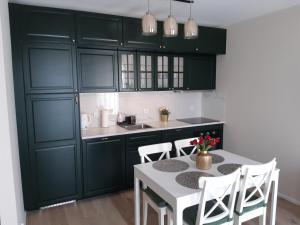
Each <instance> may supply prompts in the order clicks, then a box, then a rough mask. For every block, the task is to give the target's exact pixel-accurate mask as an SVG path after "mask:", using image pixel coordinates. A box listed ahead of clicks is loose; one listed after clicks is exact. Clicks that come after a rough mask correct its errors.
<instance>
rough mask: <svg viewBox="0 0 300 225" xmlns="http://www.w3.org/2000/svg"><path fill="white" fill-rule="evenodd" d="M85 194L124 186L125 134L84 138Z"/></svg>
mask: <svg viewBox="0 0 300 225" xmlns="http://www.w3.org/2000/svg"><path fill="white" fill-rule="evenodd" d="M83 174H84V196H85V197H87V196H93V195H96V194H102V193H106V192H112V191H116V190H119V189H120V188H122V187H124V181H125V143H124V136H113V137H103V138H97V139H89V140H83Z"/></svg>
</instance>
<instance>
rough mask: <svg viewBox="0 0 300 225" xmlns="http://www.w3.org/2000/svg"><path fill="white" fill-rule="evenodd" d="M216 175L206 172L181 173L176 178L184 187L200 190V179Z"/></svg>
mask: <svg viewBox="0 0 300 225" xmlns="http://www.w3.org/2000/svg"><path fill="white" fill-rule="evenodd" d="M213 176H214V175H212V174H209V173H204V172H198V171H192V172H184V173H180V174H178V175H177V176H176V182H177V183H178V184H180V185H182V186H184V187H188V188H192V189H199V178H200V177H213Z"/></svg>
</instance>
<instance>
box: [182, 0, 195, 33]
mask: <svg viewBox="0 0 300 225" xmlns="http://www.w3.org/2000/svg"><path fill="white" fill-rule="evenodd" d="M197 37H198V24H197V22H196V21H195V20H194V19H193V18H192V2H190V17H189V19H188V20H187V21H186V22H185V24H184V38H185V39H195V38H197Z"/></svg>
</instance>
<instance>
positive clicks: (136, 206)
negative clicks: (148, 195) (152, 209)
mask: <svg viewBox="0 0 300 225" xmlns="http://www.w3.org/2000/svg"><path fill="white" fill-rule="evenodd" d="M134 210H135V214H134V217H135V225H140V223H141V209H140V180H139V179H138V178H136V177H135V178H134Z"/></svg>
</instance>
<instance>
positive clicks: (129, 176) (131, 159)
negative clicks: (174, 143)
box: [126, 131, 162, 187]
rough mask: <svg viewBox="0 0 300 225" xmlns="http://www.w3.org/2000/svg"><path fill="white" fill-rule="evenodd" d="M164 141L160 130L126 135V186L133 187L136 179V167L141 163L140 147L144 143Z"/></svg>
mask: <svg viewBox="0 0 300 225" xmlns="http://www.w3.org/2000/svg"><path fill="white" fill-rule="evenodd" d="M161 141H162V134H161V132H160V131H156V132H147V133H139V134H132V135H127V137H126V186H127V187H132V186H133V181H134V168H133V166H134V165H136V164H140V163H141V160H140V156H139V153H138V148H139V147H140V146H144V145H151V144H158V143H161Z"/></svg>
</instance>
